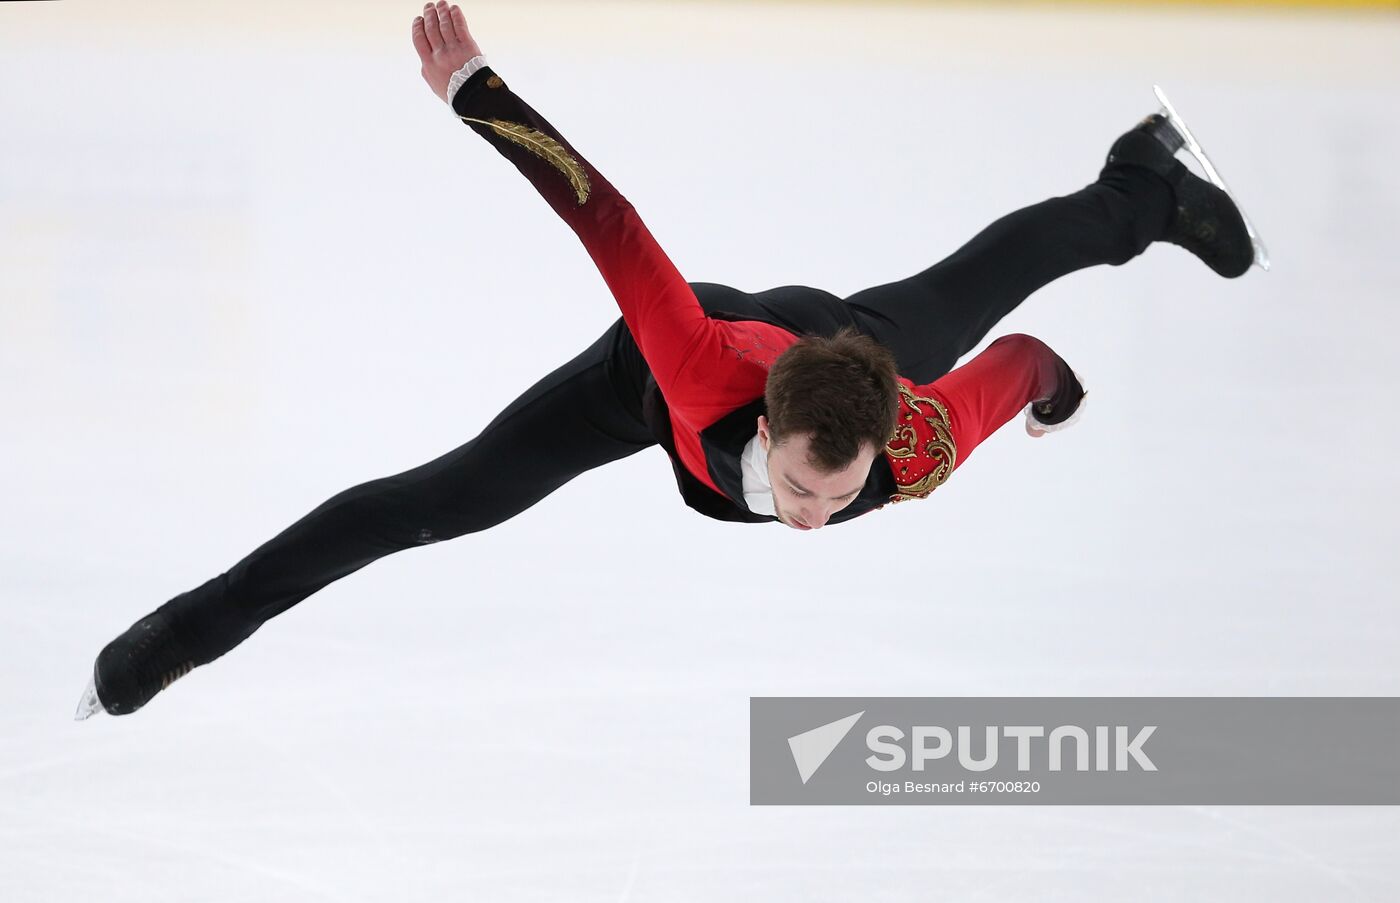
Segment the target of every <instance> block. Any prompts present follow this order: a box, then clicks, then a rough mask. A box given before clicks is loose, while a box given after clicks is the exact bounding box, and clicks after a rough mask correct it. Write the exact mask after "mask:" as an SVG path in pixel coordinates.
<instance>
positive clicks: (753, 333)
mask: <svg viewBox="0 0 1400 903" xmlns="http://www.w3.org/2000/svg"><path fill="white" fill-rule="evenodd" d="M453 109H454V111H455V112H456V113H457V114H458V115H459V116H460V117H462V118H463V120H464V121H466V122H467V123H468V124H469V125H470V126H471V127H472V128H473V129H474V130H475V131H477V132H478V134H480V135H481V136H482V137H484V138H485V139H486V140H487V141H488V142H490V143H491V145H492V146H493V147H494V148H495V149H496V150H497V151H499V152H500V153H501V154H502V155H504V156H505V157H507V158H508V159H509V160H510V161H511V162H512V163H513V164H514V165H515V166H516V167H517V168H518V169H519V170H520V172H521V173H523V174H524V175H525V177H526V178H527V179H529V181H530V182H531V184H533V185H534V186H535V187H536V189H538V191H539V193H540V194H541V195H542V196H543V197H544V199H545V200H546V201H547V202H548V203H549V204H550V205H551V206H552V207H553V209H554V210H555V211H556V212H557V213H558V215H559V216H560V218H561V219H563V220H564V221H565V222H566V223H567V224H568V225H569V226H570V227H571V228H572V229H573V230H574V231H575V232H576V233H577V235H578V237H579V239H580V240H581V241H582V242H583V245H584V247H585V248H586V249H587V251H588V253H589V254H590V255H591V256H592V258H593V260H594V261H595V262H596V264H597V266H598V269H599V271H600V272H601V273H602V276H603V279H604V280H605V281H606V283H607V285H608V287H609V288H610V289H611V291H612V294H613V296H614V298H616V300H617V303H618V306H619V307H620V308H621V311H622V320H620V321H618V322H617V323H615V324H614V325H613V326H612V328H610V329H609V330H608V331H607V332H606V333H605V334H604V335H603V336H602V337H600V338H599V339H598V340H597V341H596V342H594V343H593V344H592V345H591V346H590V347H589V348H587V349H586V350H585V351H583V352H582V353H581V354H580V355H579V356H578V357H576V358H574V359H573V360H572V361H569V362H568V363H566V364H564V365H563V366H562V367H560V368H558V369H557V370H555V371H554V372H553V373H551V374H549V375H548V376H546V377H545V378H544V379H543V380H541V381H540V382H539V383H537V384H536V385H535V386H533V387H531V388H530V389H529V390H528V391H527V392H526V393H525V394H524V395H522V396H521V397H520V398H519V399H517V400H516V401H515V402H514V403H512V404H511V406H510V407H508V408H507V409H506V410H505V411H503V412H502V413H501V414H500V415H499V416H497V417H496V418H495V419H494V420H493V421H492V422H491V423H490V424H488V425H487V427H486V428H485V429H484V430H483V431H482V432H481V434H480V435H478V436H477V437H476V438H474V439H472V440H471V441H470V442H468V443H466V444H465V445H463V446H461V447H459V448H457V449H454V450H453V451H451V452H448V453H447V454H445V455H443V456H441V457H439V458H437V459H435V460H433V461H430V462H428V463H426V464H423V465H421V466H419V467H415V468H413V469H412V470H408V471H405V472H403V473H400V474H397V475H395V476H391V477H385V478H382V479H377V480H372V481H370V482H367V483H363V484H361V485H359V486H355V487H352V488H350V489H347V490H345V491H343V492H341V493H339V494H338V495H336V496H334V497H332V498H330V499H328V500H327V501H326V502H325V503H323V504H322V505H320V506H319V507H318V508H316V509H315V510H313V511H312V512H310V513H309V514H307V515H306V516H305V517H303V518H302V519H301V520H299V521H297V522H296V523H295V524H293V525H291V526H290V527H288V528H287V529H286V530H284V531H283V532H282V533H281V534H279V535H278V536H276V537H274V538H273V539H271V540H270V541H268V542H267V543H265V544H264V545H263V546H261V547H259V548H258V549H256V550H254V551H253V552H252V553H251V554H249V555H248V556H247V557H246V558H244V559H243V560H242V561H240V562H239V563H238V564H236V565H235V566H234V567H232V568H230V569H229V570H228V571H227V572H226V573H223V574H220V575H219V576H218V577H215V578H213V579H211V580H210V581H208V582H207V583H205V584H204V585H202V586H200V587H198V588H196V589H195V590H192V591H190V592H188V593H185V594H183V595H181V596H178V597H176V598H175V599H173V600H171V601H170V602H168V603H167V604H166V605H165V606H163V607H162V608H161V610H160V614H162V615H164V617H165V619H166V620H167V621H168V622H169V624H170V629H172V630H173V631H174V632H175V634H176V635H177V636H178V637H179V639H180V641H181V642H182V643H183V644H184V645H185V647H186V648H188V649H190V650H192V652H191V656H190V657H191V659H192V660H193V663H194V664H203V663H204V662H207V661H209V660H212V659H213V658H216V657H217V656H219V655H221V654H223V653H224V652H226V651H228V650H229V649H231V648H233V646H234V645H237V643H239V642H241V641H242V640H243V639H244V638H246V637H247V636H248V635H249V634H251V633H252V632H253V631H254V630H256V629H257V628H258V627H259V626H260V625H261V624H262V623H263V622H264V621H266V620H267V619H268V618H270V617H272V616H274V615H276V614H278V613H280V612H281V611H284V610H285V609H287V608H288V607H290V606H291V605H294V604H295V603H297V602H299V601H301V600H302V599H304V598H306V597H307V596H308V595H310V594H311V593H314V592H315V591H317V590H318V589H320V588H322V587H323V586H325V585H326V584H328V583H330V582H331V581H333V580H336V579H339V578H340V577H343V576H345V575H346V574H349V573H352V572H353V571H355V570H358V569H359V568H361V567H363V566H365V565H366V564H369V563H370V562H372V561H374V560H376V559H378V558H380V557H383V556H385V555H388V554H390V553H393V552H396V551H399V550H401V549H405V548H409V547H411V546H415V545H422V544H425V543H430V542H436V541H440V540H444V539H450V538H453V537H456V536H461V535H464V534H467V533H472V532H475V531H478V530H483V529H486V528H488V527H491V526H493V525H495V524H498V523H501V522H502V521H504V520H507V519H508V518H510V517H513V516H514V515H516V514H518V513H519V512H521V511H523V510H525V509H526V508H528V507H530V506H531V505H533V504H534V503H535V502H537V501H539V500H540V499H542V498H544V497H545V496H546V495H548V494H549V493H551V492H553V491H554V490H555V489H557V488H558V487H559V486H562V485H563V484H564V483H566V482H568V481H569V480H571V479H573V477H575V476H577V475H578V474H580V473H583V472H585V471H587V470H590V469H592V468H595V467H598V466H601V465H603V464H605V463H607V462H609V461H613V460H617V459H619V458H622V457H625V456H627V455H630V454H633V453H635V452H637V451H640V450H642V449H644V448H648V447H650V446H652V445H656V444H660V445H662V446H663V447H665V449H666V450H667V452H668V453H669V454H670V455H671V458H672V462H673V465H674V469H675V473H676V476H677V479H678V481H679V483H680V487H681V491H682V494H683V496H684V498H685V500H686V503H687V504H689V505H690V506H691V507H692V508H695V509H696V510H698V511H700V512H702V513H704V514H706V515H708V516H710V517H715V518H719V519H722V520H729V521H742V522H761V521H771V520H774V519H775V518H772V517H769V516H764V515H760V514H755V513H753V512H751V511H749V510H748V509H747V508H746V507H745V505H744V502H743V492H742V487H741V478H740V467H739V454H740V452H741V451H742V450H743V448H744V445H745V444H746V443H747V442H748V440H749V439H751V438H752V437H753V434H754V431H755V424H756V420H757V417H758V415H759V414H760V413H762V412H763V389H764V383H765V380H766V378H767V372H768V368H769V367H770V366H771V364H772V363H773V361H774V359H775V358H776V357H777V356H778V355H779V354H780V353H781V352H782V351H783V349H785V348H787V347H788V346H789V345H791V344H792V343H793V342H794V341H795V340H796V339H797V337H798V336H800V335H803V334H823V335H830V334H833V333H835V332H836V331H837V330H838V329H840V328H842V327H855V328H857V329H859V330H861V331H862V332H865V333H866V334H868V335H871V336H873V337H874V338H875V339H876V340H878V341H880V342H881V343H883V344H884V345H886V346H887V347H888V348H890V349H891V351H893V352H894V354H895V357H896V359H897V361H898V364H899V367H900V372H901V373H902V374H903V378H902V380H901V406H900V414H899V421H898V425H897V431H896V433H895V435H894V437H893V439H892V440H891V442H890V444H889V445H888V446H887V447H886V449H885V453H884V455H882V456H879V457H877V458H876V460H875V463H874V466H873V467H872V468H871V473H870V476H869V479H868V480H867V482H866V485H865V487H864V489H863V491H862V492H861V493H860V494H859V496H858V497H857V499H856V501H855V502H853V503H852V504H851V505H850V506H849V507H847V508H846V509H844V510H842V511H840V512H838V513H837V514H836V515H835V516H834V517H832V519H831V523H839V522H842V521H844V520H849V519H850V518H852V517H856V516H859V515H860V514H863V513H866V512H868V511H870V510H872V509H874V508H878V507H880V506H882V505H884V504H886V503H888V502H890V501H892V500H899V499H904V498H922V497H924V496H926V495H928V493H929V492H930V491H932V490H933V489H934V488H936V487H937V486H938V485H939V484H941V483H942V482H943V481H944V480H946V479H947V478H948V476H949V474H951V473H952V472H953V471H954V470H955V469H956V468H957V467H959V466H961V465H962V464H964V463H965V462H966V461H967V458H968V456H969V455H970V454H971V453H972V451H973V450H974V449H975V448H976V447H977V445H978V444H979V443H981V442H982V441H983V440H984V439H986V438H987V436H989V435H990V434H991V433H992V432H994V431H995V430H996V429H997V428H998V427H1000V426H1001V425H1002V424H1004V423H1005V422H1006V421H1007V420H1009V419H1011V418H1012V417H1014V416H1015V415H1017V414H1018V413H1019V412H1020V411H1021V410H1023V409H1024V408H1025V406H1026V405H1027V403H1028V402H1032V401H1044V402H1046V404H1047V410H1048V411H1049V413H1048V414H1047V415H1045V416H1044V417H1043V418H1042V419H1043V420H1044V421H1045V422H1047V423H1053V422H1057V421H1059V420H1063V419H1064V418H1067V417H1068V416H1070V414H1072V413H1073V411H1074V409H1075V407H1076V406H1077V405H1078V404H1079V402H1080V399H1081V397H1082V394H1083V393H1082V389H1081V388H1080V386H1079V384H1078V382H1077V380H1076V379H1075V378H1074V375H1073V373H1072V372H1071V371H1070V369H1069V367H1068V366H1066V364H1065V363H1064V361H1062V360H1061V359H1060V358H1059V356H1058V355H1056V354H1055V353H1054V352H1053V351H1051V350H1050V349H1049V348H1048V347H1047V346H1046V345H1045V344H1044V343H1042V342H1040V341H1039V340H1037V339H1034V338H1031V337H1029V336H1006V337H1003V338H1001V339H998V340H997V341H995V342H993V343H992V344H991V345H990V346H989V347H988V348H987V349H986V350H984V351H983V352H982V353H981V354H979V355H977V356H976V357H975V358H973V359H972V360H971V361H969V362H968V363H966V364H965V365H963V366H962V367H959V368H957V369H953V367H954V365H955V364H956V362H957V360H958V358H960V357H961V356H962V355H964V354H966V353H967V352H968V351H969V350H971V349H972V348H973V347H974V346H975V345H976V344H978V343H979V342H980V341H981V340H982V338H983V337H984V336H985V335H986V333H987V332H988V330H989V329H990V328H991V327H992V326H993V325H994V324H995V323H996V322H997V321H998V320H1000V319H1001V318H1002V317H1003V316H1004V315H1005V314H1006V313H1008V312H1009V311H1010V310H1012V309H1013V308H1014V307H1015V306H1016V305H1017V304H1019V303H1020V302H1021V301H1022V300H1023V299H1025V298H1026V297H1027V296H1028V295H1029V294H1031V293H1032V292H1033V291H1035V290H1036V289H1037V288H1039V287H1040V286H1042V285H1044V284H1045V283H1047V282H1049V281H1051V280H1053V279H1055V278H1057V277H1059V276H1061V275H1064V274H1065V273H1069V272H1072V271H1074V270H1077V269H1080V268H1082V267H1086V266H1091V265H1094V264H1103V263H1108V264H1120V263H1123V262H1125V261H1127V260H1129V259H1130V258H1132V257H1134V256H1136V255H1137V254H1139V253H1141V252H1142V250H1143V249H1144V248H1146V247H1147V245H1148V244H1150V243H1151V242H1152V241H1154V240H1156V239H1158V238H1160V237H1161V236H1162V234H1163V231H1164V230H1165V228H1166V226H1167V224H1168V222H1169V220H1170V218H1171V215H1172V212H1173V210H1174V201H1173V196H1172V191H1171V188H1170V186H1169V185H1168V183H1167V182H1166V181H1165V180H1163V179H1162V177H1161V176H1159V175H1157V174H1155V173H1153V172H1151V171H1149V170H1148V169H1146V168H1141V167H1136V166H1130V165H1121V164H1110V165H1109V166H1107V167H1106V168H1105V169H1104V170H1103V171H1102V173H1100V176H1099V178H1098V180H1097V181H1096V182H1094V183H1093V184H1091V185H1089V186H1088V187H1087V188H1084V189H1083V190H1081V191H1078V192H1076V193H1074V194H1072V195H1069V196H1067V197H1062V198H1054V199H1051V200H1048V201H1045V202H1042V203H1040V204H1036V205H1034V206H1032V207H1028V208H1025V209H1024V210H1020V211H1017V212H1016V213H1013V214H1011V215H1009V216H1007V217H1004V218H1003V219H1001V220H998V221H997V222H996V223H993V224H992V225H991V226H989V227H988V228H987V229H985V230H984V231H983V232H982V233H980V234H979V235H977V236H976V237H975V238H973V239H972V241H970V242H969V243H968V244H967V245H966V246H964V247H963V248H962V249H960V250H959V251H957V252H956V253H955V254H953V255H952V256H951V257H949V258H947V259H945V260H944V261H942V262H940V263H938V264H936V265H934V266H932V267H930V268H929V269H927V270H924V271H923V272H921V273H918V274H916V275H914V276H912V277H909V278H908V279H904V280H900V281H897V282H893V283H889V284H887V285H882V286H877V287H875V288H871V289H868V290H866V291H863V292H860V293H858V294H856V295H853V296H851V297H849V298H847V299H845V300H841V299H838V298H836V297H834V296H832V295H830V294H829V293H826V292H822V291H819V290H817V289H810V288H805V287H796V286H792V287H785V288H779V289H774V290H772V291H768V292H761V293H757V294H748V293H744V292H740V291H738V290H736V289H732V288H728V287H725V286H721V285H715V284H712V283H694V284H691V283H687V282H686V281H685V279H684V278H683V277H682V276H681V275H680V273H678V272H677V271H676V268H675V267H674V266H673V265H672V263H671V261H670V260H669V259H668V258H667V256H666V254H665V253H664V252H663V251H662V250H661V248H660V247H659V246H658V245H657V243H656V241H655V240H654V239H653V238H652V236H651V234H650V232H649V231H648V230H647V228H646V226H645V225H644V224H643V223H642V220H641V219H640V217H638V215H637V212H636V211H635V210H634V209H633V208H632V206H631V204H629V203H628V202H627V201H626V199H624V198H623V197H622V196H621V195H620V194H618V193H617V191H616V190H614V188H613V187H612V185H610V184H609V183H608V182H607V180H606V179H604V178H603V177H602V176H601V175H600V174H599V173H598V172H597V170H595V169H594V168H593V167H592V166H591V165H589V164H588V162H587V161H586V160H585V159H584V158H583V157H582V156H581V155H580V154H579V153H578V152H577V151H576V150H574V148H573V147H572V146H570V145H569V143H568V142H567V141H566V140H565V139H564V138H563V137H562V136H561V135H560V134H559V132H557V131H556V130H555V129H554V128H553V127H552V126H551V125H550V124H549V123H548V122H546V121H545V120H544V119H543V118H542V117H540V116H539V115H538V114H537V113H535V111H534V110H532V109H531V108H530V107H529V106H527V105H526V104H525V103H524V102H523V101H521V100H520V98H519V97H517V96H516V95H515V94H514V93H512V92H511V90H510V89H509V88H508V87H507V86H506V85H505V83H504V82H503V81H502V80H501V78H500V77H499V76H497V75H496V74H495V73H494V72H493V71H492V70H491V69H490V68H483V69H480V70H479V71H477V72H475V74H473V75H472V76H471V77H470V78H469V79H468V80H467V82H466V83H465V85H463V86H462V87H461V89H460V90H459V91H458V92H457V94H456V95H455V97H454V99H453Z"/></svg>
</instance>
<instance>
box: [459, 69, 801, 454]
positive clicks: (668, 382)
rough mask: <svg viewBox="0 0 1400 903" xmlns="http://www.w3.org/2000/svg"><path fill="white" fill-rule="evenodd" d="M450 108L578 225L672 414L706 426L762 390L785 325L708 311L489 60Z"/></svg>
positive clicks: (624, 204) (788, 339) (633, 215)
mask: <svg viewBox="0 0 1400 903" xmlns="http://www.w3.org/2000/svg"><path fill="white" fill-rule="evenodd" d="M452 108H453V110H454V111H455V112H456V113H457V115H458V116H459V117H460V118H461V119H462V120H463V121H464V122H466V123H467V124H468V125H469V126H471V128H472V129H473V130H475V131H476V132H477V134H479V135H481V136H482V137H483V138H485V139H486V140H487V141H488V142H489V143H490V144H491V145H492V146H493V147H494V148H495V149H496V150H497V151H499V152H500V153H501V155H502V156H504V157H506V159H508V160H510V162H511V163H513V164H514V165H515V167H516V169H518V170H519V171H520V172H521V174H522V175H524V176H525V178H526V179H528V180H529V181H530V184H531V185H533V186H534V187H535V189H536V190H537V191H538V192H539V193H540V195H541V196H542V197H543V198H544V199H545V201H547V202H548V203H549V205H550V207H552V208H553V209H554V212H555V213H556V214H558V215H559V218H560V219H562V220H563V221H564V222H565V223H567V224H568V225H569V227H570V228H571V229H573V230H574V232H575V233H576V234H577V235H578V237H579V240H580V241H581V242H582V243H583V246H584V248H585V249H586V250H587V251H588V254H589V256H591V257H592V258H593V262H594V264H596V265H597V267H598V271H599V272H600V273H601V274H602V276H603V281H604V282H606V283H607V286H608V289H609V290H610V291H611V292H612V295H613V298H614V299H616V301H617V306H618V307H619V308H621V310H622V317H623V319H624V320H625V321H626V323H627V328H628V329H629V330H630V331H631V333H632V337H633V338H634V339H635V340H636V342H637V345H638V347H640V348H641V350H642V356H643V357H645V358H646V361H647V365H648V366H649V367H650V368H651V372H652V375H653V376H654V377H655V378H656V382H657V385H658V386H659V387H660V389H661V392H662V395H664V396H665V398H666V403H667V405H668V406H669V407H670V409H671V412H672V417H673V419H675V420H679V421H681V423H682V424H683V425H684V426H686V427H689V428H691V429H695V430H699V429H703V428H704V427H705V426H708V425H709V424H710V423H712V422H714V421H715V420H716V419H718V418H719V417H720V416H723V415H724V414H726V413H728V412H729V411H731V410H733V409H734V408H735V407H736V406H738V405H741V404H747V403H748V402H751V401H753V400H754V399H755V398H757V397H759V396H760V395H762V394H763V386H764V384H765V382H766V381H767V374H768V366H769V365H770V364H771V363H772V361H773V358H774V357H776V356H777V354H778V353H779V352H780V351H781V350H782V349H783V348H786V347H787V346H788V345H789V344H791V343H792V341H793V340H794V339H793V337H792V336H791V335H790V334H789V333H787V332H786V331H784V330H782V329H778V328H777V327H770V326H767V325H766V324H761V323H730V322H725V321H718V320H711V319H709V318H708V317H706V316H705V311H704V309H703V308H701V306H700V303H699V301H697V300H696V298H695V293H694V292H693V291H691V288H690V285H689V283H687V282H686V280H685V278H684V277H682V276H681V274H680V273H679V272H678V271H677V270H676V267H675V265H674V264H672V263H671V260H670V258H669V257H667V256H666V252H665V251H663V250H662V249H661V247H660V246H659V245H658V244H657V243H656V240H655V239H654V238H653V237H652V235H651V232H650V231H648V230H647V227H646V224H645V223H643V222H642V219H641V217H640V216H638V215H637V211H636V210H635V209H633V207H632V205H631V204H630V203H628V201H627V199H626V198H624V197H623V196H622V195H621V194H619V193H618V192H617V190H616V189H615V188H613V186H612V185H611V184H610V183H609V182H608V181H607V179H605V178H603V176H602V174H600V173H599V172H598V171H597V170H596V169H594V168H593V166H592V164H590V163H589V162H588V161H587V160H585V159H584V158H583V156H582V155H581V154H579V152H578V151H577V150H575V149H574V147H573V146H572V145H571V144H569V142H568V141H566V140H565V139H564V138H563V136H561V135H560V134H559V132H558V131H557V130H556V129H555V128H554V127H553V126H552V125H550V124H549V123H548V122H547V121H546V120H545V119H544V117H542V116H540V115H539V114H538V113H536V112H535V111H534V110H533V109H531V108H530V106H529V105H528V104H526V103H525V102H524V101H523V100H521V99H520V98H519V97H517V96H516V95H515V94H514V93H513V92H512V91H511V90H510V88H509V87H507V86H506V84H505V82H504V81H502V80H501V78H500V76H498V75H496V74H495V72H493V71H492V70H491V69H490V67H487V68H484V69H481V70H479V71H478V72H476V73H475V74H474V75H472V77H471V78H470V79H468V80H467V82H466V84H464V85H463V86H462V87H461V89H460V90H459V91H458V92H457V94H456V96H455V97H454V98H453V102H452Z"/></svg>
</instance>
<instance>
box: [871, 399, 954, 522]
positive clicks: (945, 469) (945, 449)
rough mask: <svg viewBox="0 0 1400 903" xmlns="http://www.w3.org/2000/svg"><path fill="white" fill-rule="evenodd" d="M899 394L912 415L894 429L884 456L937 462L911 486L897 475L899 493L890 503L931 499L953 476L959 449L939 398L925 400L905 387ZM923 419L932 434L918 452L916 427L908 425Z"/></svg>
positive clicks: (906, 414) (905, 415) (906, 415)
mask: <svg viewBox="0 0 1400 903" xmlns="http://www.w3.org/2000/svg"><path fill="white" fill-rule="evenodd" d="M899 394H900V396H901V397H902V398H903V399H904V404H905V405H906V406H907V407H908V408H909V412H907V413H905V414H904V415H903V417H904V420H903V422H901V423H900V424H899V425H898V426H896V427H895V429H894V435H892V436H891V437H890V441H889V443H888V444H886V446H885V453H886V454H888V455H889V456H890V457H891V458H894V459H895V460H903V459H908V458H915V457H919V456H920V455H922V456H923V457H926V458H929V459H931V460H932V461H933V462H934V465H933V469H932V470H931V471H929V472H928V473H926V474H924V475H923V476H922V477H920V478H919V479H917V480H914V481H912V482H907V483H906V482H904V481H903V480H901V479H900V478H899V475H898V472H896V474H895V484H896V486H897V487H898V490H899V491H898V492H897V493H896V494H895V495H894V496H892V497H891V498H890V501H891V502H904V501H908V500H909V499H923V498H928V495H929V493H931V492H933V490H935V489H937V488H938V487H939V486H942V485H943V484H944V483H945V482H947V480H948V475H949V474H951V473H952V472H953V466H954V465H955V464H956V463H957V460H958V450H957V446H956V445H954V443H953V433H952V431H951V429H950V428H949V423H950V420H949V417H948V409H947V408H946V407H944V406H943V403H942V402H940V401H938V400H937V399H936V398H925V397H924V396H922V395H915V394H914V392H913V390H911V389H910V388H909V387H908V386H906V385H904V384H903V383H900V384H899ZM921 404H925V405H928V406H929V410H926V409H924V408H921V407H920V405H921ZM916 416H917V417H922V418H923V419H924V423H926V424H928V426H929V428H930V429H931V430H932V432H933V434H932V436H930V437H929V440H928V441H927V442H925V443H924V446H923V448H922V449H920V448H919V434H918V431H917V430H915V428H914V426H913V424H911V423H909V422H907V421H910V420H913V419H914V418H915V417H916Z"/></svg>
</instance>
